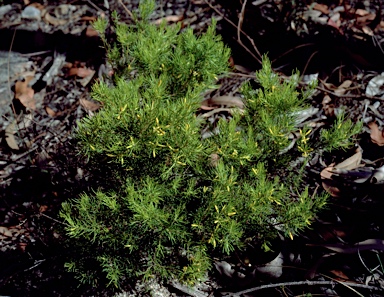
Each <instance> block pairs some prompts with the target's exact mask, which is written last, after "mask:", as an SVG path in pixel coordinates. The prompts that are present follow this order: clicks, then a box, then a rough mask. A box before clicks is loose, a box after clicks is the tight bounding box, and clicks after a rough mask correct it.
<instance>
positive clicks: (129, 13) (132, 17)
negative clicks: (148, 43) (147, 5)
mask: <svg viewBox="0 0 384 297" xmlns="http://www.w3.org/2000/svg"><path fill="white" fill-rule="evenodd" d="M118 1H119V3H120V4H121V6H123V8H124V10H125V11H126V12H127V13H128V15H129V16H130V18H131V19H132V20H134V19H135V17H134V15H133V13H132V12H131V11H130V10H129V9H128V8H127V6H125V5H124V3H123V1H121V0H118Z"/></svg>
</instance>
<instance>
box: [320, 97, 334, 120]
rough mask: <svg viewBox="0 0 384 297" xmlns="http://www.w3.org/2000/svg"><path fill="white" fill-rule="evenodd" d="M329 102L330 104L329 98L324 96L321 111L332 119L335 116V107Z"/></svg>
mask: <svg viewBox="0 0 384 297" xmlns="http://www.w3.org/2000/svg"><path fill="white" fill-rule="evenodd" d="M331 102H332V99H331V97H329V96H328V95H325V96H324V98H323V101H322V102H321V104H322V105H323V110H324V113H325V115H327V116H330V117H334V116H335V105H334V104H333V103H331Z"/></svg>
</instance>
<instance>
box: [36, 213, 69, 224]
mask: <svg viewBox="0 0 384 297" xmlns="http://www.w3.org/2000/svg"><path fill="white" fill-rule="evenodd" d="M39 215H41V216H43V217H46V218H48V219H50V220H52V221H54V222H56V223H59V224H61V225H65V226H66V225H67V224H65V223H63V222H60V221H59V220H56V219H54V218H52V217H50V216H47V215H46V214H44V213H42V212H40V213H39Z"/></svg>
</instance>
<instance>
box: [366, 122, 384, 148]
mask: <svg viewBox="0 0 384 297" xmlns="http://www.w3.org/2000/svg"><path fill="white" fill-rule="evenodd" d="M368 127H369V129H371V140H372V142H373V143H376V144H377V145H379V146H383V145H384V134H383V132H382V131H380V129H379V126H377V124H376V123H375V122H371V123H369V124H368Z"/></svg>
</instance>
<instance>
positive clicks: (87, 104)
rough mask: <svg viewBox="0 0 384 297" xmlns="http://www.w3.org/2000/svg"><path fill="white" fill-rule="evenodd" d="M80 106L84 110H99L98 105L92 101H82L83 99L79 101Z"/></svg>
mask: <svg viewBox="0 0 384 297" xmlns="http://www.w3.org/2000/svg"><path fill="white" fill-rule="evenodd" d="M80 104H81V106H83V107H84V108H85V109H86V110H90V111H96V110H98V109H99V108H100V104H99V103H96V102H93V101H90V100H87V99H83V98H81V99H80Z"/></svg>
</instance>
